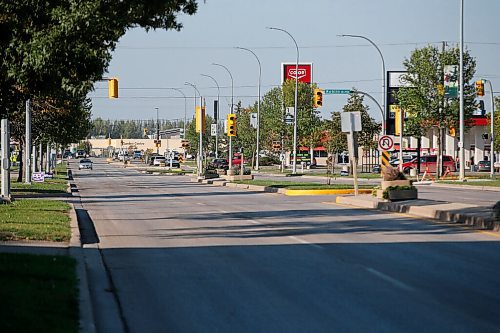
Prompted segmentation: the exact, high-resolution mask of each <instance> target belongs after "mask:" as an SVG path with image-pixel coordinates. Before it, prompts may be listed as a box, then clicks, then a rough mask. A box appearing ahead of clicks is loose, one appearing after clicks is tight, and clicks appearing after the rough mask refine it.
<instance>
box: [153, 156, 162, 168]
mask: <svg viewBox="0 0 500 333" xmlns="http://www.w3.org/2000/svg"><path fill="white" fill-rule="evenodd" d="M153 157H154V160H153V165H154V166H164V165H165V156H153Z"/></svg>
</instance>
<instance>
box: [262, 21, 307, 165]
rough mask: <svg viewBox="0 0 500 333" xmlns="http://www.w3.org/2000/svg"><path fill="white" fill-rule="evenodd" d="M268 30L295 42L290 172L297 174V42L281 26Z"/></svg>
mask: <svg viewBox="0 0 500 333" xmlns="http://www.w3.org/2000/svg"><path fill="white" fill-rule="evenodd" d="M268 29H270V30H278V31H282V32H284V33H286V34H287V35H288V36H290V38H291V39H292V40H293V43H294V44H295V48H296V51H297V59H296V62H295V99H294V110H293V163H292V174H294V175H295V174H297V114H298V111H297V104H298V103H297V100H298V90H299V78H298V73H299V46H298V45H297V42H296V41H295V38H293V36H292V35H291V34H290V33H289V32H288V31H286V30H285V29H281V28H274V27H268Z"/></svg>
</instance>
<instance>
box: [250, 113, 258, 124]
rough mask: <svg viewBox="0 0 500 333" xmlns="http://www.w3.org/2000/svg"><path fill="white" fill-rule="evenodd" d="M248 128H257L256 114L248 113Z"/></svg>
mask: <svg viewBox="0 0 500 333" xmlns="http://www.w3.org/2000/svg"><path fill="white" fill-rule="evenodd" d="M250 126H251V127H253V128H257V113H255V112H252V113H250Z"/></svg>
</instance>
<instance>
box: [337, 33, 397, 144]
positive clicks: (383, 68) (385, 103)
mask: <svg viewBox="0 0 500 333" xmlns="http://www.w3.org/2000/svg"><path fill="white" fill-rule="evenodd" d="M338 36H339V37H352V38H362V39H364V40H366V41H367V42H369V43H370V44H372V45H373V46H374V47H375V48H376V49H377V51H378V54H380V58H381V59H382V90H383V96H382V109H383V110H384V112H383V113H382V134H383V135H385V134H386V133H387V128H386V114H385V111H386V105H387V84H386V75H385V74H386V73H385V60H384V56H383V55H382V51H380V49H379V47H378V46H377V44H375V43H374V42H373V41H372V40H371V39H370V38H368V37H365V36H360V35H338Z"/></svg>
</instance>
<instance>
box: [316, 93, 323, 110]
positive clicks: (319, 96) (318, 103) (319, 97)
mask: <svg viewBox="0 0 500 333" xmlns="http://www.w3.org/2000/svg"><path fill="white" fill-rule="evenodd" d="M321 106H323V90H321V89H314V107H316V108H318V107H321Z"/></svg>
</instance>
